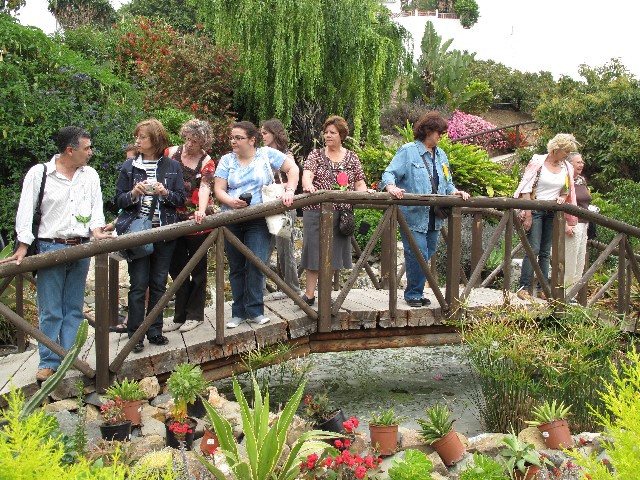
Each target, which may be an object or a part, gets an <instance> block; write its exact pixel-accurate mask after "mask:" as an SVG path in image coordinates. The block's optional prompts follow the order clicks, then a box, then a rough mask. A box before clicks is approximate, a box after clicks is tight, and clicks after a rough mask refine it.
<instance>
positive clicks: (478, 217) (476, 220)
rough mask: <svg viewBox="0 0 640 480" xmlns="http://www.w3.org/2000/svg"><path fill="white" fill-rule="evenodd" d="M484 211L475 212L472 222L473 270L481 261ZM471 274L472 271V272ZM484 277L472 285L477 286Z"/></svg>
mask: <svg viewBox="0 0 640 480" xmlns="http://www.w3.org/2000/svg"><path fill="white" fill-rule="evenodd" d="M482 218H483V217H482V213H474V214H473V223H472V224H471V272H473V271H474V270H475V269H476V267H477V266H478V263H479V261H480V257H482V252H483V248H482V230H483V222H482ZM470 275H471V273H470ZM481 280H482V278H478V281H477V282H475V285H471V286H472V287H475V286H476V285H478V284H479V283H480V281H481Z"/></svg>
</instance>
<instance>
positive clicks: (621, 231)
mask: <svg viewBox="0 0 640 480" xmlns="http://www.w3.org/2000/svg"><path fill="white" fill-rule="evenodd" d="M334 203H351V204H353V205H354V206H356V208H376V209H381V210H383V211H384V214H383V216H382V219H381V221H380V223H379V225H378V226H377V227H376V229H375V230H374V232H373V233H372V235H371V238H370V240H369V242H368V243H367V245H366V247H365V248H364V250H363V251H362V252H360V255H359V256H358V259H357V261H356V263H355V265H354V267H353V270H352V272H351V274H350V276H349V277H348V279H347V280H346V281H345V282H344V284H343V285H342V286H341V287H340V289H339V293H338V294H337V298H336V299H335V301H334V302H333V303H332V301H331V291H332V283H333V282H332V280H333V272H332V271H331V260H330V259H331V253H332V252H331V250H332V246H333V242H332V235H333V215H334V210H333V204H334ZM311 204H320V205H321V209H320V242H319V250H320V252H319V253H320V265H321V268H320V271H319V276H318V310H317V312H316V311H315V310H314V309H312V308H311V307H310V306H309V305H307V304H306V303H305V302H304V301H303V300H302V299H301V297H299V296H298V295H297V294H296V292H294V291H293V289H291V288H290V287H289V286H288V285H287V284H286V283H285V282H284V281H283V280H282V279H281V278H280V277H279V276H278V275H277V274H276V273H275V272H273V271H272V270H271V268H269V267H268V266H267V265H266V264H264V263H263V262H261V261H260V260H259V259H258V258H257V257H256V256H255V255H254V254H253V252H252V251H251V250H249V249H248V248H246V246H245V245H244V244H242V242H240V241H239V240H238V239H237V238H236V237H235V236H234V235H233V234H232V233H231V232H230V231H229V230H228V229H227V228H226V226H227V225H230V224H232V223H237V222H243V221H247V220H252V219H256V218H261V217H265V216H268V215H273V214H275V213H279V212H283V211H285V210H287V208H286V207H284V206H283V205H282V204H281V203H279V202H277V201H276V202H269V203H265V204H262V205H256V206H252V207H247V208H243V209H238V210H233V211H226V212H223V213H218V214H215V215H211V216H208V217H206V218H205V219H204V220H203V221H202V223H201V224H200V225H198V224H196V223H195V222H194V221H186V222H181V223H178V224H174V225H168V226H164V227H160V228H155V229H152V230H147V231H145V232H139V233H135V234H131V235H125V236H120V237H116V238H114V239H109V240H101V241H98V242H90V243H87V244H83V245H78V246H74V247H70V248H66V249H61V250H57V251H55V252H49V253H46V254H42V255H36V256H33V257H28V258H25V260H24V261H23V263H22V264H21V265H19V266H18V265H15V264H4V265H0V288H2V286H5V287H6V285H7V284H8V283H9V282H10V281H11V279H13V278H16V279H18V282H16V283H17V284H18V285H19V284H20V281H19V280H20V278H21V276H25V275H27V276H28V272H31V271H33V270H34V269H38V268H45V267H47V266H50V265H54V264H59V263H63V262H68V261H73V260H78V259H81V258H87V257H95V272H96V275H95V297H96V304H95V305H96V306H95V321H93V322H92V325H93V326H94V328H95V355H96V368H95V369H93V368H91V367H90V366H89V365H88V364H87V363H86V362H84V361H82V360H76V363H75V366H76V367H77V368H78V369H79V370H80V371H82V372H83V373H84V374H85V375H87V376H88V377H90V378H94V377H95V378H96V386H97V388H98V389H103V388H105V387H106V386H108V385H109V382H110V378H111V374H113V373H117V372H118V371H119V370H120V369H121V367H122V364H123V362H124V361H125V359H126V358H127V356H128V355H129V353H130V352H131V350H132V349H133V347H134V345H135V343H136V342H137V341H138V340H140V339H142V338H143V336H144V335H145V332H146V330H147V329H148V327H149V326H150V325H151V323H152V322H153V320H154V319H155V318H156V317H157V315H158V314H159V313H160V312H161V311H162V310H163V309H164V308H165V306H166V305H167V303H168V302H169V300H170V299H171V297H172V296H173V294H174V293H175V292H176V291H177V289H178V288H179V287H180V286H181V284H182V283H183V281H184V280H185V279H186V278H187V277H188V276H189V274H190V272H191V270H192V269H193V268H194V266H195V265H196V264H197V262H198V261H199V260H200V259H201V258H202V256H204V255H207V252H208V250H209V248H210V247H212V246H214V247H215V258H216V273H215V282H216V298H215V312H216V320H215V323H216V325H215V330H216V337H215V339H214V342H215V344H217V345H224V344H225V320H226V319H225V318H224V302H225V298H224V284H225V272H224V268H223V265H224V240H225V239H226V240H227V241H228V242H230V243H232V244H233V245H234V246H235V247H236V248H238V249H239V250H240V251H242V252H243V253H244V254H245V255H246V256H247V258H248V259H249V260H250V261H251V262H253V263H254V264H255V265H257V267H258V268H259V269H260V270H261V271H263V272H264V274H265V275H266V276H267V278H269V279H270V280H272V281H273V282H274V283H275V284H276V285H277V286H278V288H279V289H281V290H282V291H283V292H284V293H286V294H287V295H288V296H289V297H290V298H291V299H292V300H293V301H294V302H295V304H296V305H298V306H299V307H300V308H301V309H302V310H303V311H304V312H305V314H306V315H307V316H308V317H309V318H311V319H312V320H314V321H316V322H317V331H318V332H329V331H331V324H332V323H331V320H332V316H333V315H336V314H337V313H338V311H339V309H340V307H341V306H342V303H343V302H344V300H345V298H346V296H347V294H348V293H349V291H350V290H351V288H352V287H353V285H354V283H355V280H356V279H357V277H358V275H359V273H360V272H361V271H362V270H363V269H364V270H367V272H368V274H369V275H370V276H372V277H374V278H375V275H373V272H372V271H371V269H370V267H369V266H368V260H369V257H370V255H371V252H372V251H373V248H374V246H375V245H376V243H377V241H378V240H379V239H380V240H381V241H382V245H383V248H382V257H381V271H380V276H379V278H376V281H375V282H373V284H374V286H375V288H380V289H385V290H388V291H389V306H388V309H389V312H390V316H391V317H396V316H397V314H398V299H397V292H398V284H399V282H400V278H401V276H402V270H403V268H402V267H400V268H398V261H397V257H398V252H397V237H396V232H397V229H398V228H400V230H401V231H402V232H403V234H404V235H405V236H406V237H407V238H409V239H410V240H409V246H410V248H412V250H413V251H414V253H415V254H416V257H417V258H418V261H419V263H420V266H421V268H422V269H423V271H424V272H425V275H426V276H427V280H428V282H429V286H430V287H431V288H432V289H433V293H434V295H435V297H436V299H437V302H438V304H439V305H440V307H441V309H442V311H443V312H444V314H445V315H447V316H450V317H453V316H455V315H456V314H457V312H459V308H458V307H459V306H460V305H461V303H463V302H464V301H465V299H467V298H468V297H469V295H470V294H471V292H472V289H473V288H475V287H477V286H483V285H486V284H487V283H488V282H490V281H491V279H492V278H495V276H496V275H497V274H498V273H499V272H500V271H501V272H502V274H503V275H504V282H503V284H504V286H505V287H504V288H505V289H508V288H509V287H508V286H509V285H510V284H511V263H512V261H511V260H512V257H513V255H515V253H516V249H515V248H514V247H513V245H514V234H515V236H516V238H519V239H520V244H521V246H522V247H521V248H524V250H525V254H526V255H528V256H529V259H530V260H531V264H532V266H533V270H534V275H535V278H536V279H537V280H538V282H539V283H540V285H541V287H542V290H543V292H544V293H545V295H546V297H547V298H549V299H555V300H558V301H564V299H565V298H566V297H573V296H574V295H575V294H576V292H581V294H580V295H579V296H578V298H579V299H580V300H581V301H582V303H584V302H585V297H586V293H585V292H586V285H587V282H588V281H589V280H590V279H591V278H592V277H593V275H594V273H595V272H596V271H597V270H598V269H599V268H600V266H601V265H602V264H603V263H604V261H605V260H606V259H607V258H608V257H609V256H610V255H615V256H617V260H618V269H617V273H616V274H615V275H614V277H615V278H613V279H612V280H610V281H609V282H607V284H606V285H604V286H603V288H601V289H600V291H599V292H597V294H596V295H595V296H594V297H593V298H592V299H591V300H590V304H593V303H594V302H595V301H597V300H598V298H600V296H602V295H603V294H604V292H605V291H606V290H607V289H609V288H611V285H612V284H613V282H614V281H615V280H616V279H617V281H618V287H617V288H618V306H617V310H618V313H621V314H625V313H628V312H629V308H630V296H631V294H630V286H631V283H632V280H633V278H634V277H635V280H636V281H638V282H640V267H639V266H638V265H639V263H638V257H637V256H636V254H635V253H634V252H633V249H632V247H631V243H630V241H629V238H630V237H640V228H637V227H634V226H631V225H628V224H625V223H623V222H620V221H617V220H615V219H611V218H607V217H605V216H602V215H599V214H596V213H593V212H590V211H588V210H585V209H580V208H578V207H576V206H573V205H558V204H556V203H555V202H553V201H535V200H533V201H532V200H523V199H513V198H487V197H473V198H470V199H469V200H467V201H464V200H462V199H460V198H459V197H456V196H441V195H414V194H407V195H405V197H404V198H403V199H402V200H397V199H395V198H392V197H391V196H390V195H389V194H387V193H373V194H371V193H366V192H342V191H319V192H315V193H313V194H304V195H299V196H297V197H296V199H295V201H294V203H293V205H292V206H291V207H290V208H289V209H293V208H302V207H304V206H306V205H311ZM400 205H423V206H435V205H439V206H443V207H452V213H451V215H450V216H449V218H448V221H447V223H446V227H445V228H443V230H442V233H443V236H444V238H445V242H446V246H447V253H446V266H447V268H446V279H445V286H444V289H443V288H442V287H441V286H440V285H439V281H438V276H437V274H435V273H434V271H433V270H432V268H431V267H430V266H429V265H427V262H426V261H425V260H424V258H423V257H422V256H421V254H420V252H419V250H418V249H417V247H416V244H415V242H414V241H413V239H412V236H411V235H410V231H409V227H408V225H407V221H406V219H405V218H404V216H403V215H402V212H401V210H400V209H399V208H398V207H399V206H400ZM517 209H542V210H552V211H554V212H555V218H554V224H553V240H552V249H553V255H552V262H551V279H550V281H547V279H546V278H543V275H542V272H541V270H540V268H539V266H538V264H537V261H536V258H535V255H534V254H533V252H532V250H531V247H530V245H529V243H528V241H527V238H526V232H525V231H524V229H523V228H522V226H521V224H520V222H519V221H518V219H517V217H516V212H517ZM564 212H568V213H571V214H572V215H576V216H578V217H580V218H584V219H586V220H588V221H592V222H595V223H596V224H597V225H599V226H601V227H606V228H610V229H612V230H614V232H615V233H616V235H615V238H614V239H613V240H612V241H611V242H610V243H609V244H608V245H602V244H597V243H592V246H594V247H595V248H599V250H600V254H599V256H598V257H597V259H596V260H595V261H594V262H593V263H591V264H588V263H587V265H585V272H584V275H583V276H582V278H581V279H580V281H579V282H578V283H577V284H576V285H575V286H573V287H572V288H571V289H570V291H568V292H565V288H564V285H563V278H564V238H565V234H564V216H563V213H564ZM463 215H471V216H472V218H473V220H472V240H471V269H470V271H469V275H468V277H467V275H466V274H465V272H464V270H463V268H462V242H461V238H462V216H463ZM484 217H493V218H497V219H499V222H498V225H497V227H496V229H495V231H494V233H493V234H492V236H491V237H490V238H489V240H488V242H486V243H484V244H483V241H482V229H483V219H484ZM209 229H212V231H211V232H210V233H209V235H208V237H207V239H206V241H205V242H204V243H203V245H202V246H201V247H200V249H199V250H198V251H197V252H196V253H195V255H194V256H193V257H192V258H191V260H190V261H189V262H188V263H187V265H186V266H185V268H184V269H183V271H182V272H181V273H180V274H179V275H178V276H177V277H176V278H175V279H174V280H173V282H172V283H171V285H170V286H169V288H168V289H167V292H166V293H165V295H164V296H163V297H162V298H161V299H160V301H159V302H158V304H157V305H156V306H155V307H154V308H153V309H152V311H151V312H150V313H149V314H148V315H147V316H146V318H145V320H144V322H143V324H142V325H141V326H140V328H139V329H138V330H137V331H136V332H135V334H134V335H133V336H132V337H131V338H130V339H129V340H128V342H127V344H126V345H125V346H124V347H123V348H122V349H121V350H120V352H119V353H118V355H117V356H116V357H115V358H114V360H113V361H112V362H111V363H110V362H109V358H110V357H109V340H108V337H109V326H110V325H114V324H115V323H116V322H117V311H118V284H117V282H118V262H116V261H113V260H112V259H110V258H109V255H108V254H109V253H111V252H116V251H120V250H125V249H127V248H131V247H133V246H136V245H141V244H145V243H151V242H157V241H161V240H171V239H175V238H177V237H180V236H182V235H185V234H188V233H195V232H198V231H202V230H209ZM503 239H504V243H505V253H504V258H503V259H502V262H501V265H500V266H499V267H498V268H497V269H495V270H494V271H493V272H491V274H490V275H489V276H488V277H487V278H485V279H484V281H483V279H482V272H483V270H484V269H485V267H486V264H487V261H488V259H489V255H490V252H491V251H492V250H493V249H494V248H495V247H496V246H497V245H499V243H500V242H501V241H503ZM354 243H355V242H354ZM358 251H359V248H356V254H358ZM587 257H589V256H587ZM461 285H462V290H461ZM0 293H1V292H0ZM21 296H22V292H21V290H19V294H17V295H16V297H17V298H16V300H18V302H17V308H16V311H17V312H19V311H21V310H20V309H21V308H22V305H21V303H20V302H21V298H22V297H21ZM0 314H2V315H4V316H5V318H7V319H8V320H9V321H10V322H11V323H13V324H14V325H16V327H17V328H18V329H19V330H22V331H23V332H25V333H26V334H28V335H31V336H32V337H34V338H35V339H37V340H38V341H39V342H42V343H44V344H45V345H47V346H48V347H49V348H51V350H52V351H54V352H55V353H57V354H58V355H60V356H65V355H66V352H65V351H64V349H62V347H60V346H59V345H57V344H56V343H54V342H52V341H51V340H50V339H48V338H47V337H46V336H45V335H43V334H42V333H41V332H40V331H39V330H38V329H37V328H34V327H33V326H31V325H30V324H29V323H28V322H27V321H26V320H24V318H22V316H21V315H19V314H18V313H16V312H14V311H12V310H11V309H9V308H8V307H7V306H5V305H4V304H0Z"/></svg>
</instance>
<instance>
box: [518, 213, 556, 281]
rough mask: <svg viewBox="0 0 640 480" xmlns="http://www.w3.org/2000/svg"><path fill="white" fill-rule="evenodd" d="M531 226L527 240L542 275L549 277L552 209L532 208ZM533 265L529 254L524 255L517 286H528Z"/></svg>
mask: <svg viewBox="0 0 640 480" xmlns="http://www.w3.org/2000/svg"><path fill="white" fill-rule="evenodd" d="M531 216H532V222H531V228H530V229H529V232H528V233H527V240H528V241H529V244H530V245H531V250H533V253H534V255H536V256H537V257H538V265H540V270H542V276H543V277H544V278H545V279H547V280H548V279H549V264H550V260H551V241H552V237H553V216H554V212H553V210H533V211H532V212H531ZM532 274H533V267H532V266H531V261H530V260H529V256H528V255H525V256H524V259H523V260H522V272H521V274H520V282H519V286H520V287H523V288H529V286H530V285H531V276H532Z"/></svg>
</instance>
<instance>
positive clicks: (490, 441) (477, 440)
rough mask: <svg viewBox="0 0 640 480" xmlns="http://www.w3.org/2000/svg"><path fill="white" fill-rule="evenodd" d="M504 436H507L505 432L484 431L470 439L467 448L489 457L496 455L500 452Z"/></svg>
mask: <svg viewBox="0 0 640 480" xmlns="http://www.w3.org/2000/svg"><path fill="white" fill-rule="evenodd" d="M503 438H506V435H505V434H503V433H482V434H480V435H476V436H475V437H472V438H470V439H469V440H468V441H469V445H468V447H467V449H468V450H469V451H470V452H478V453H482V454H483V455H487V456H489V457H495V456H497V455H499V454H500V450H501V449H502V443H501V442H502V439H503Z"/></svg>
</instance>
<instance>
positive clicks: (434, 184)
mask: <svg viewBox="0 0 640 480" xmlns="http://www.w3.org/2000/svg"><path fill="white" fill-rule="evenodd" d="M433 153H434V156H435V153H436V151H435V149H434V150H433ZM420 158H421V159H422V162H423V163H424V168H426V170H427V173H428V174H429V180H431V188H432V190H433V193H434V194H435V195H437V194H438V189H437V188H436V182H434V181H433V175H432V174H431V170H429V166H428V165H427V161H426V160H425V159H424V157H423V156H422V155H420Z"/></svg>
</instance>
